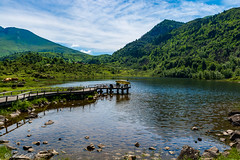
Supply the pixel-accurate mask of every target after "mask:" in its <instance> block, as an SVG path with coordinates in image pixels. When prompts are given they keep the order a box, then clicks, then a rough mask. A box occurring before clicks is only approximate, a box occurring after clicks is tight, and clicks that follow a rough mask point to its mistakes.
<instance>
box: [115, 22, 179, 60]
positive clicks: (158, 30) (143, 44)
mask: <svg viewBox="0 0 240 160" xmlns="http://www.w3.org/2000/svg"><path fill="white" fill-rule="evenodd" d="M183 24H184V23H182V22H176V21H171V20H164V21H162V22H161V23H159V24H158V25H156V26H155V27H153V28H152V29H151V30H150V31H149V32H147V33H146V34H144V35H143V36H142V37H141V38H140V39H138V40H136V41H133V42H131V43H129V44H127V45H126V46H125V47H124V48H122V49H120V50H118V51H116V52H115V53H113V57H116V58H120V57H123V56H131V57H136V58H140V57H142V56H144V55H148V54H149V52H146V49H149V48H151V46H149V44H150V43H152V42H153V41H154V40H155V39H156V38H157V37H159V36H161V35H165V34H167V33H169V32H170V31H172V30H173V29H175V28H179V27H180V26H182V25H183Z"/></svg>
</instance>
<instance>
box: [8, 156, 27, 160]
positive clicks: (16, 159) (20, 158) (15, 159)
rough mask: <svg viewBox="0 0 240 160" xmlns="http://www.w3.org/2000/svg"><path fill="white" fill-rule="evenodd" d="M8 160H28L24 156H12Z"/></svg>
mask: <svg viewBox="0 0 240 160" xmlns="http://www.w3.org/2000/svg"><path fill="white" fill-rule="evenodd" d="M9 160H30V158H29V157H28V156H25V155H13V156H12V157H11V158H10V159H9Z"/></svg>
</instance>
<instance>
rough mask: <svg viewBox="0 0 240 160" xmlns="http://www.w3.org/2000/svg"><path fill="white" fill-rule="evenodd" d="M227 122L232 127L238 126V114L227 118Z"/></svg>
mask: <svg viewBox="0 0 240 160" xmlns="http://www.w3.org/2000/svg"><path fill="white" fill-rule="evenodd" d="M228 120H229V121H230V122H232V125H234V126H240V114H234V115H232V116H230V117H228Z"/></svg>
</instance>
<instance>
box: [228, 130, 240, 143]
mask: <svg viewBox="0 0 240 160" xmlns="http://www.w3.org/2000/svg"><path fill="white" fill-rule="evenodd" d="M239 138H240V131H234V132H233V133H232V135H231V136H230V140H231V141H234V140H236V139H239Z"/></svg>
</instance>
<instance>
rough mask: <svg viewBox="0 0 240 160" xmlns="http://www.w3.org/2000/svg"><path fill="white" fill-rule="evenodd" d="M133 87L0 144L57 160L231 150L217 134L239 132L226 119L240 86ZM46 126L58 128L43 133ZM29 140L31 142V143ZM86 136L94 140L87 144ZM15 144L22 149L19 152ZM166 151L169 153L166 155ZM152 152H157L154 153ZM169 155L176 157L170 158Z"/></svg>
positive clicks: (135, 82)
mask: <svg viewBox="0 0 240 160" xmlns="http://www.w3.org/2000/svg"><path fill="white" fill-rule="evenodd" d="M114 81H115V80H94V81H79V82H67V83H65V84H61V85H57V86H61V87H70V86H87V85H93V84H102V83H103V84H105V83H115V82H114ZM130 81H131V86H132V88H131V89H130V94H129V95H118V96H117V95H114V96H113V97H111V96H107V97H100V98H99V99H98V100H97V101H96V102H95V103H93V104H88V105H84V106H82V105H80V102H79V101H75V102H71V103H68V104H65V105H58V107H59V109H50V110H47V111H45V113H39V116H40V118H37V119H34V120H33V123H31V124H28V123H27V124H25V125H23V126H21V127H19V128H17V129H16V130H14V131H12V132H10V133H8V134H6V135H4V136H2V137H0V139H7V140H10V144H11V145H12V146H16V147H18V148H21V149H18V151H19V153H24V154H27V155H29V156H32V155H34V154H35V153H36V152H37V151H40V150H44V149H55V150H57V151H58V152H59V153H60V155H59V156H55V157H54V159H60V158H64V157H69V159H118V158H121V157H122V156H123V155H125V154H126V153H128V152H130V154H136V155H138V156H140V157H141V158H143V159H151V158H157V157H158V158H159V155H158V154H160V155H161V158H162V159H170V158H172V157H177V156H178V154H179V153H180V151H181V148H182V146H183V145H190V146H192V147H194V148H196V149H199V150H200V151H201V153H202V152H203V151H204V150H205V149H209V148H211V147H212V146H216V147H217V148H219V149H220V150H221V151H222V150H224V149H227V148H228V146H227V143H228V142H225V143H224V142H220V141H219V138H220V137H218V136H216V133H221V132H222V131H224V130H227V129H236V128H233V127H232V126H231V124H230V123H229V122H228V121H227V114H228V112H229V111H231V110H234V109H237V108H238V107H239V106H240V105H239V104H240V103H239V102H240V92H239V90H240V84H238V83H228V82H217V81H200V80H190V79H167V78H166V79H147V78H139V79H130ZM60 108H61V109H60ZM239 108H240V107H239ZM48 120H53V121H54V122H55V123H54V124H53V125H50V126H47V127H46V128H42V127H41V126H43V124H44V123H45V122H47V121H48ZM13 126H14V125H13ZM193 126H197V127H198V128H200V129H199V131H192V130H191V128H192V127H193ZM10 128H11V126H10ZM28 130H30V132H28ZM208 131H212V133H207V132H208ZM2 132H3V131H2ZM28 134H32V136H31V137H27V135H28ZM85 136H89V137H90V138H89V139H85V138H84V137H85ZM59 138H61V140H59ZM198 138H202V141H198V140H197V139H198ZM33 141H41V142H42V141H48V142H49V144H47V145H42V144H41V145H40V146H34V145H32V144H31V143H32V142H33ZM16 142H21V145H20V146H17V145H16ZM136 142H139V143H140V147H139V148H136V147H135V146H134V144H135V143H136ZM90 143H93V144H94V145H95V146H97V145H98V144H100V143H102V144H104V145H105V146H106V147H105V148H104V149H103V151H102V152H100V153H98V152H97V151H96V150H94V151H93V152H88V151H86V150H84V148H86V146H87V145H89V144H90ZM23 145H32V146H33V148H34V149H35V153H27V152H26V151H23V150H22V146H23ZM166 146H168V147H170V150H165V149H164V147H166ZM149 147H155V148H156V150H155V151H154V152H153V151H150V150H149V149H148V148H149ZM96 148H97V147H96ZM61 151H65V152H66V153H61ZM169 151H174V154H173V155H170V154H169ZM144 153H146V154H145V156H144V155H143V154H144ZM148 154H149V155H148Z"/></svg>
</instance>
